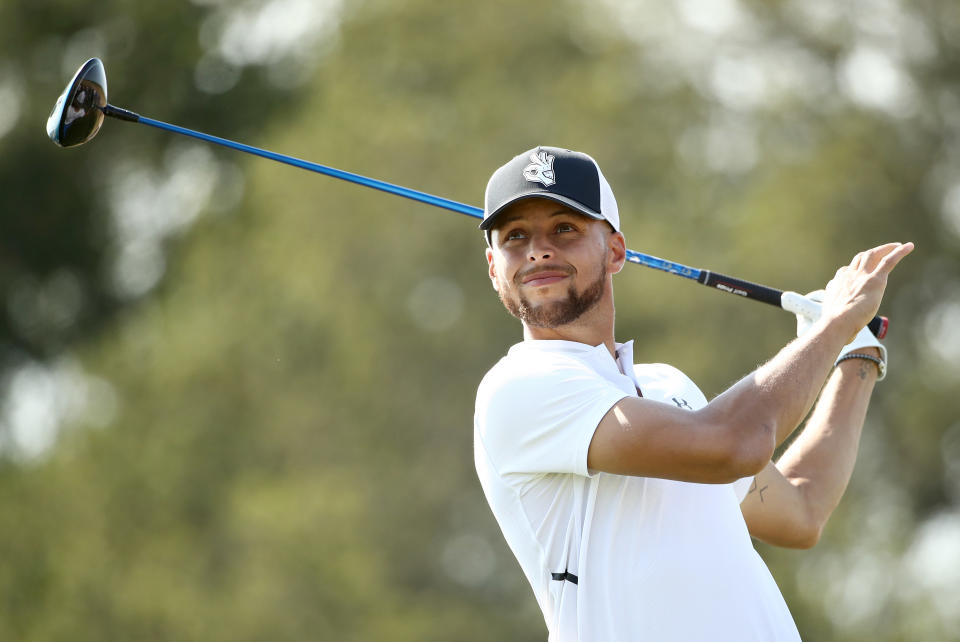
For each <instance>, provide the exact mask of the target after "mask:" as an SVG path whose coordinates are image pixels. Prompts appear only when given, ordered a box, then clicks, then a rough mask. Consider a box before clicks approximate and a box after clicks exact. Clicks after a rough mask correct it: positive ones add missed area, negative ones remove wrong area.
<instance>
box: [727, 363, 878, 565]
mask: <svg viewBox="0 0 960 642" xmlns="http://www.w3.org/2000/svg"><path fill="white" fill-rule="evenodd" d="M856 352H857V353H860V354H869V355H873V356H876V357H880V356H881V355H880V351H879V350H877V349H876V348H873V347H863V348H859V349H857V350H856ZM877 374H878V370H877V367H876V365H875V364H874V363H873V362H871V361H868V360H865V359H858V358H854V359H848V360H845V361H843V362H841V363H839V365H838V366H837V367H836V368H835V369H834V371H833V373H831V375H830V377H829V379H828V380H827V383H826V385H825V386H824V388H823V390H822V392H821V394H820V399H819V401H817V404H816V406H815V407H814V409H813V412H812V414H811V415H810V418H809V420H808V421H807V424H806V426H805V428H804V429H803V431H802V432H801V433H800V435H798V436H797V438H796V440H795V441H794V442H793V443H792V444H791V445H790V447H789V448H787V450H786V452H784V454H783V456H782V457H780V459H779V460H778V461H777V462H776V463H774V462H770V463H769V464H768V465H767V466H766V468H764V469H763V470H762V471H761V472H760V473H759V474H758V475H756V476H755V477H754V480H753V483H752V485H751V487H750V491H749V492H748V494H747V496H746V498H745V499H744V500H743V502H742V503H741V504H740V508H741V511H742V512H743V517H744V519H745V520H746V523H747V527H748V529H749V531H750V534H751V535H752V536H753V537H756V538H757V539H759V540H761V541H764V542H767V543H768V544H773V545H776V546H786V547H790V548H809V547H811V546H813V545H814V544H816V543H817V541H818V540H819V538H820V533H821V532H822V530H823V527H824V525H825V524H826V523H827V519H828V518H829V517H830V515H831V513H833V510H834V509H835V508H836V507H837V504H839V503H840V498H841V497H842V496H843V493H844V491H845V490H846V488H847V483H848V482H849V481H850V475H851V474H852V473H853V467H854V463H855V461H856V458H857V450H858V448H859V444H860V433H861V431H862V429H863V422H864V419H865V418H866V413H867V406H868V404H869V402H870V394H871V393H872V391H873V386H874V383H875V382H876V380H877Z"/></svg>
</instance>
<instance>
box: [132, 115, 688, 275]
mask: <svg viewBox="0 0 960 642" xmlns="http://www.w3.org/2000/svg"><path fill="white" fill-rule="evenodd" d="M137 116H138V118H137V121H136V122H140V123H143V124H144V125H150V126H151V127H156V128H157V129H163V130H166V131H170V132H174V133H176V134H183V135H185V136H190V137H192V138H196V139H198V140H202V141H205V142H208V143H214V144H215V145H220V146H222V147H229V148H230V149H235V150H238V151H241V152H247V153H248V154H253V155H255V156H261V157H263V158H268V159H270V160H274V161H278V162H280V163H285V164H287V165H292V166H293V167H299V168H300V169H305V170H309V171H311V172H316V173H318V174H324V175H326V176H332V177H333V178H339V179H340V180H344V181H349V182H351V183H356V184H358V185H363V186H365V187H372V188H373V189H378V190H380V191H383V192H387V193H389V194H395V195H397V196H403V197H404V198H409V199H411V200H414V201H419V202H421V203H426V204H427V205H433V206H434V207H440V208H443V209H447V210H451V211H453V212H459V213H461V214H466V215H467V216H472V217H474V218H483V209H481V208H479V207H475V206H473V205H467V204H466V203H460V202H459V201H453V200H450V199H448V198H442V197H440V196H434V195H433V194H427V193H426V192H420V191H417V190H415V189H410V188H408V187H403V186H402V185H394V184H393V183H387V182H386V181H381V180H377V179H375V178H368V177H366V176H361V175H360V174H354V173H352V172H345V171H343V170H340V169H336V168H333V167H328V166H327V165H321V164H319V163H312V162H310V161H305V160H302V159H299V158H294V157H293V156H287V155H285V154H277V153H276V152H271V151H268V150H265V149H261V148H259V147H253V146H251V145H244V144H243V143H237V142H234V141H232V140H227V139H226V138H220V137H219V136H211V135H210V134H204V133H203V132H198V131H196V130H193V129H187V128H186V127H179V126H177V125H171V124H169V123H165V122H163V121H159V120H154V119H152V118H147V117H146V116H140V115H139V114H138V115H137ZM627 260H628V261H629V262H631V263H636V264H638V265H643V266H646V267H650V268H654V269H657V270H662V271H664V272H669V273H671V274H676V275H678V276H682V277H686V278H688V279H693V280H694V281H696V280H698V279H699V278H700V275H701V274H702V272H703V271H702V270H699V269H697V268H694V267H689V266H686V265H682V264H680V263H674V262H673V261H667V260H665V259H661V258H657V257H655V256H650V255H649V254H643V253H641V252H636V251H634V250H627Z"/></svg>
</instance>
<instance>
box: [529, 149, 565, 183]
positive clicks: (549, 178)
mask: <svg viewBox="0 0 960 642" xmlns="http://www.w3.org/2000/svg"><path fill="white" fill-rule="evenodd" d="M553 158H554V157H553V156H552V155H550V154H548V153H547V152H545V151H543V150H541V151H540V152H539V153H537V152H533V153H531V154H530V160H532V161H533V162H532V163H530V164H529V165H527V166H526V167H524V168H523V177H524V178H525V179H527V180H528V181H530V182H531V183H541V184H542V185H543V186H544V187H550V186H551V185H553V184H554V183H556V182H557V181H556V176H555V175H554V173H553Z"/></svg>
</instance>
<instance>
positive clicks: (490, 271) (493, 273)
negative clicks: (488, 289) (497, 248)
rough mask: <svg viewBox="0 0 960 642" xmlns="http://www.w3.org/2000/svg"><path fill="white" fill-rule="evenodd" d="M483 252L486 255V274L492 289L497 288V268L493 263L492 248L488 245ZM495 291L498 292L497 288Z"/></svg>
mask: <svg viewBox="0 0 960 642" xmlns="http://www.w3.org/2000/svg"><path fill="white" fill-rule="evenodd" d="M485 254H486V255H487V275H488V276H489V277H490V283H491V284H493V289H494V290H497V268H496V266H495V265H494V264H493V250H491V249H490V248H489V247H488V248H487V249H486V252H485ZM497 291H498V292H499V290H497Z"/></svg>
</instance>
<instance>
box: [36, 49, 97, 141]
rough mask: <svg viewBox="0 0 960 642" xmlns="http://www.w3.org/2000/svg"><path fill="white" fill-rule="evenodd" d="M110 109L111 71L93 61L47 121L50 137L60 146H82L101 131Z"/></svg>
mask: <svg viewBox="0 0 960 642" xmlns="http://www.w3.org/2000/svg"><path fill="white" fill-rule="evenodd" d="M106 106H107V72H106V71H105V70H104V68H103V62H101V61H100V59H99V58H91V59H90V60H88V61H87V62H85V63H83V66H82V67H80V69H79V70H78V71H77V73H76V74H74V76H73V80H71V81H70V84H69V85H67V88H66V89H64V90H63V93H62V94H60V97H59V98H57V104H56V105H54V106H53V111H51V112H50V117H49V118H47V136H49V137H50V140H52V141H53V142H55V143H56V144H57V145H59V146H60V147H76V146H77V145H82V144H84V143H85V142H87V141H88V140H90V139H91V138H93V137H94V136H96V135H97V132H98V131H100V126H101V125H102V124H103V117H104V111H103V110H104V108H105V107H106Z"/></svg>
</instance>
